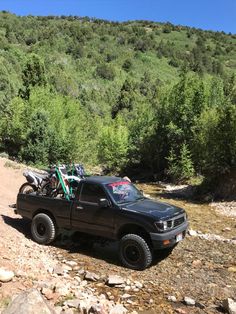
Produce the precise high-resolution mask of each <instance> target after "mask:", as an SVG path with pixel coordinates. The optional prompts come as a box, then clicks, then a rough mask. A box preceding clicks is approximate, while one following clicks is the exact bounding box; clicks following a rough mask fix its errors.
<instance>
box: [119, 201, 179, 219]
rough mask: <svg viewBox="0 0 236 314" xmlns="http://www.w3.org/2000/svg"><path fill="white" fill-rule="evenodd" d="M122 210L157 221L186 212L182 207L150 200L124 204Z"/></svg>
mask: <svg viewBox="0 0 236 314" xmlns="http://www.w3.org/2000/svg"><path fill="white" fill-rule="evenodd" d="M122 209H123V210H126V211H132V212H136V213H141V214H145V215H147V216H152V217H154V218H156V219H166V218H169V217H174V216H177V215H179V214H182V213H184V212H185V211H184V209H182V208H180V207H177V206H174V205H171V204H167V203H163V202H159V201H153V200H150V199H143V200H139V201H136V202H132V203H127V204H124V205H123V206H122Z"/></svg>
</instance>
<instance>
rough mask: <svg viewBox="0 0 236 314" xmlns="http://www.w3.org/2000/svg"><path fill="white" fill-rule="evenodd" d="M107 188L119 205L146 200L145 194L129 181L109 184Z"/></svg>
mask: <svg viewBox="0 0 236 314" xmlns="http://www.w3.org/2000/svg"><path fill="white" fill-rule="evenodd" d="M106 187H107V189H108V191H109V192H110V194H111V196H112V197H113V199H114V200H115V201H116V202H117V203H118V204H121V203H127V202H135V201H137V200H140V199H143V198H144V196H143V194H142V193H141V192H140V191H139V190H138V189H137V188H136V187H135V186H134V185H133V184H132V183H130V182H128V181H119V182H113V183H109V184H106Z"/></svg>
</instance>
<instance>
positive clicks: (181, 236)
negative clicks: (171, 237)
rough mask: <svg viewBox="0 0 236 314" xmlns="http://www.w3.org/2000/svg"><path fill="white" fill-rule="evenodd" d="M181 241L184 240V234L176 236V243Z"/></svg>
mask: <svg viewBox="0 0 236 314" xmlns="http://www.w3.org/2000/svg"><path fill="white" fill-rule="evenodd" d="M181 240H183V234H182V233H180V234H177V236H176V242H179V241H181Z"/></svg>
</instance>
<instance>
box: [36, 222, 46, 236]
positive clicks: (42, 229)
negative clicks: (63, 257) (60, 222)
mask: <svg viewBox="0 0 236 314" xmlns="http://www.w3.org/2000/svg"><path fill="white" fill-rule="evenodd" d="M37 232H38V234H39V235H40V236H44V235H45V232H46V227H45V225H44V224H42V223H39V224H38V225H37Z"/></svg>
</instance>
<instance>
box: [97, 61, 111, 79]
mask: <svg viewBox="0 0 236 314" xmlns="http://www.w3.org/2000/svg"><path fill="white" fill-rule="evenodd" d="M96 74H97V75H98V76H100V77H101V78H103V79H105V80H109V81H113V80H114V78H115V71H114V69H113V68H112V67H111V66H110V65H106V64H101V65H98V66H97V69H96Z"/></svg>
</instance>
